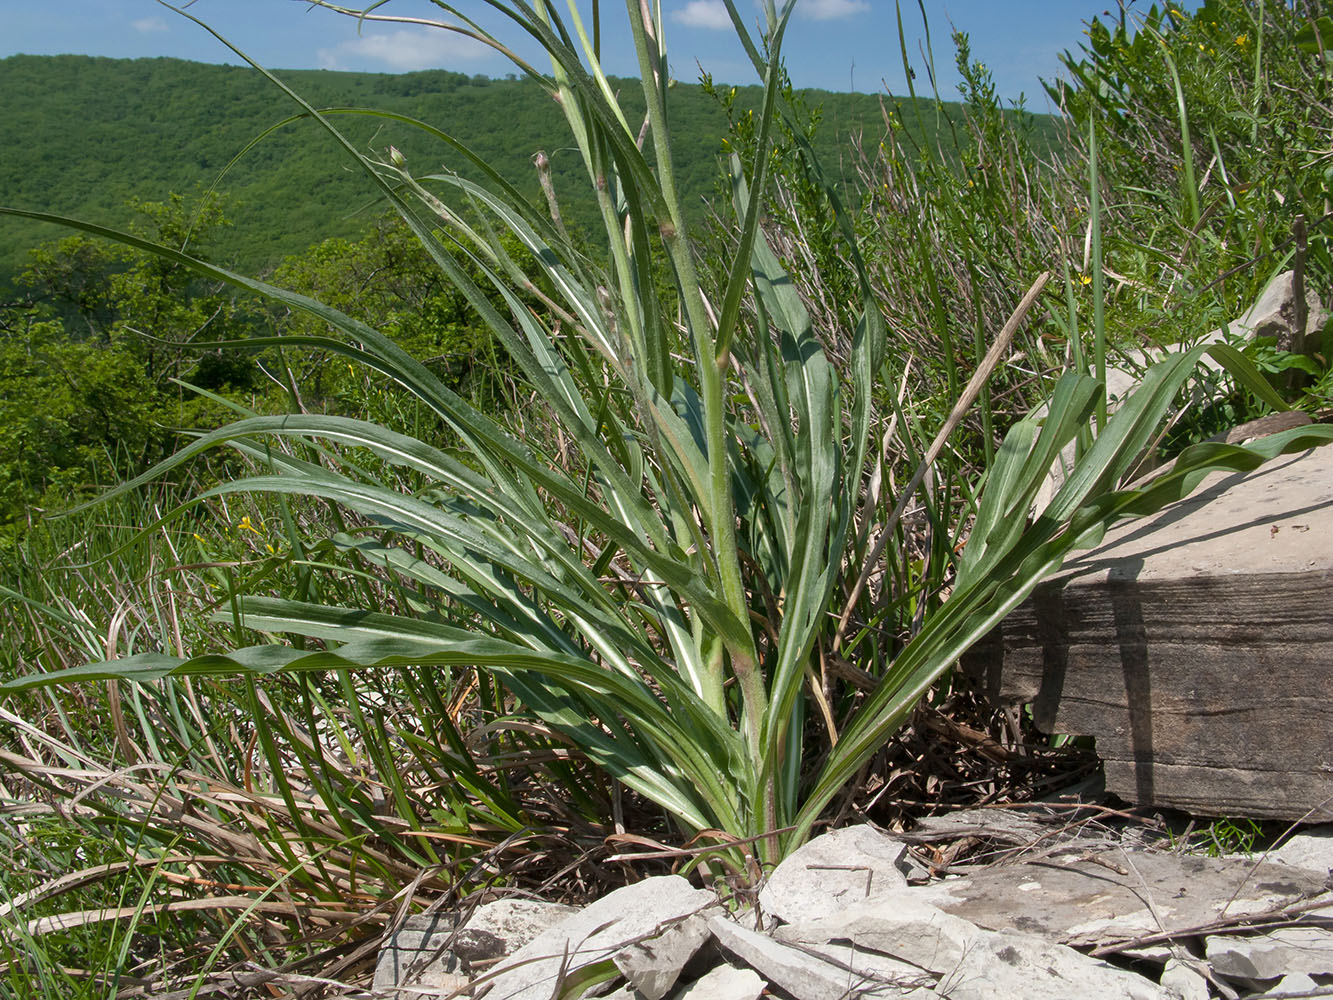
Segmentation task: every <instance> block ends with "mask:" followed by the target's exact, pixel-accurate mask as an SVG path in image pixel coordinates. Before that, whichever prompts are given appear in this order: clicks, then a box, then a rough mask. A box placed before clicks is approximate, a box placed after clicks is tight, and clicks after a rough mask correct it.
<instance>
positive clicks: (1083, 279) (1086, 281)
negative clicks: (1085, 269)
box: [1078, 274, 1092, 285]
mask: <svg viewBox="0 0 1333 1000" xmlns="http://www.w3.org/2000/svg"><path fill="white" fill-rule="evenodd" d="M1078 283H1079V284H1080V285H1091V284H1092V275H1090V274H1080V275H1079V276H1078Z"/></svg>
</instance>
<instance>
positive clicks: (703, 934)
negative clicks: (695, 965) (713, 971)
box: [614, 913, 709, 1000]
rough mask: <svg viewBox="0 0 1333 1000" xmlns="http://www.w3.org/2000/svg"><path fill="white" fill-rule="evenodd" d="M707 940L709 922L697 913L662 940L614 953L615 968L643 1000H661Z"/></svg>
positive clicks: (635, 945) (679, 924) (670, 929)
mask: <svg viewBox="0 0 1333 1000" xmlns="http://www.w3.org/2000/svg"><path fill="white" fill-rule="evenodd" d="M708 936H709V932H708V919H707V918H706V917H705V916H704V915H703V914H702V913H696V914H694V915H693V916H689V917H686V918H685V919H684V920H681V921H679V922H678V923H674V924H672V925H671V926H670V927H668V928H667V929H666V930H665V931H664V932H663V933H662V934H661V936H659V937H655V938H652V939H651V940H648V941H643V942H640V943H639V944H632V945H630V946H629V947H627V948H625V949H624V950H623V951H621V952H619V953H617V954H616V956H615V958H614V961H615V963H616V968H617V969H619V970H620V973H621V975H623V976H624V977H625V978H626V979H628V980H629V984H630V986H632V987H633V988H634V989H636V990H637V991H638V992H639V993H640V994H641V995H642V996H643V997H644V998H645V1000H661V998H662V997H664V996H666V995H667V992H668V991H669V990H670V989H671V988H672V987H673V986H675V985H676V980H677V979H679V978H680V973H681V970H683V969H684V968H685V966H686V964H688V963H689V961H690V959H692V958H693V957H694V956H695V954H696V953H697V952H698V951H699V949H700V948H701V947H703V944H704V942H706V941H707V940H708Z"/></svg>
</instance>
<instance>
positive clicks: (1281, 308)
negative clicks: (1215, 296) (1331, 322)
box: [1230, 271, 1328, 354]
mask: <svg viewBox="0 0 1333 1000" xmlns="http://www.w3.org/2000/svg"><path fill="white" fill-rule="evenodd" d="M1298 311H1299V310H1298V308H1297V298H1296V274H1295V272H1294V271H1284V272H1283V273H1282V274H1279V275H1278V276H1277V277H1275V278H1274V279H1273V280H1272V281H1270V282H1269V283H1268V285H1267V287H1265V288H1264V290H1263V294H1261V295H1260V296H1259V301H1258V302H1256V303H1255V304H1254V306H1253V308H1251V309H1249V310H1248V311H1247V312H1246V313H1245V315H1243V316H1241V317H1240V318H1239V319H1236V320H1234V321H1233V322H1232V323H1231V324H1230V327H1231V332H1232V333H1234V334H1240V335H1242V336H1248V337H1274V338H1276V340H1277V346H1278V348H1279V349H1280V350H1283V351H1291V352H1293V353H1295V354H1301V353H1305V352H1306V351H1307V350H1308V349H1309V346H1308V344H1307V337H1309V336H1310V335H1312V334H1315V333H1318V332H1319V331H1322V330H1323V328H1324V323H1326V322H1327V321H1328V313H1327V312H1326V311H1325V310H1324V307H1323V305H1322V303H1320V301H1319V295H1318V293H1317V292H1316V291H1315V290H1314V289H1313V288H1311V287H1310V286H1309V285H1308V284H1307V285H1306V286H1305V310H1304V312H1305V315H1304V317H1303V318H1304V320H1305V322H1304V323H1302V322H1301V319H1302V317H1299V316H1298V315H1297V313H1298Z"/></svg>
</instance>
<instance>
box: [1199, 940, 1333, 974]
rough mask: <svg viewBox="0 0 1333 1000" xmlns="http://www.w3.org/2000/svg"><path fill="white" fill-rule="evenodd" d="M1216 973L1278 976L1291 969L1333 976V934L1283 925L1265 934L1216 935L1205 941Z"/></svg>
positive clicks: (1292, 970)
mask: <svg viewBox="0 0 1333 1000" xmlns="http://www.w3.org/2000/svg"><path fill="white" fill-rule="evenodd" d="M1207 953H1208V961H1209V962H1210V963H1211V964H1212V966H1213V971H1214V972H1216V973H1217V974H1218V975H1219V976H1231V977H1235V978H1239V979H1278V978H1280V977H1281V976H1285V975H1287V974H1289V973H1293V972H1303V973H1305V974H1307V975H1312V976H1324V975H1333V934H1331V933H1329V932H1328V931H1327V930H1324V929H1323V928H1319V927H1282V928H1279V929H1278V930H1275V931H1269V932H1268V933H1266V934H1258V935H1254V936H1245V937H1242V936H1239V935H1233V934H1225V935H1223V934H1218V935H1214V936H1212V937H1210V938H1209V939H1208V944H1207Z"/></svg>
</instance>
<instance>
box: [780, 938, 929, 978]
mask: <svg viewBox="0 0 1333 1000" xmlns="http://www.w3.org/2000/svg"><path fill="white" fill-rule="evenodd" d="M802 950H803V951H805V952H806V954H808V955H812V956H814V957H815V958H818V959H821V960H822V961H825V962H828V963H829V964H830V965H836V966H837V967H838V968H840V969H842V970H844V971H845V972H850V973H855V974H856V975H858V976H862V977H864V978H865V979H867V980H870V981H873V982H876V983H887V984H889V985H892V986H899V987H902V988H904V989H916V988H918V987H921V988H930V987H933V986H934V985H935V979H936V977H935V976H934V975H932V974H931V973H929V972H927V971H926V970H925V969H922V968H920V967H919V966H916V965H913V964H912V963H911V962H904V961H902V960H900V959H897V958H893V957H892V956H890V955H884V954H881V953H880V952H877V951H871V950H870V949H868V948H860V947H857V946H855V945H847V944H838V943H836V942H833V941H830V942H827V943H826V944H820V945H803V946H802Z"/></svg>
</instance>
